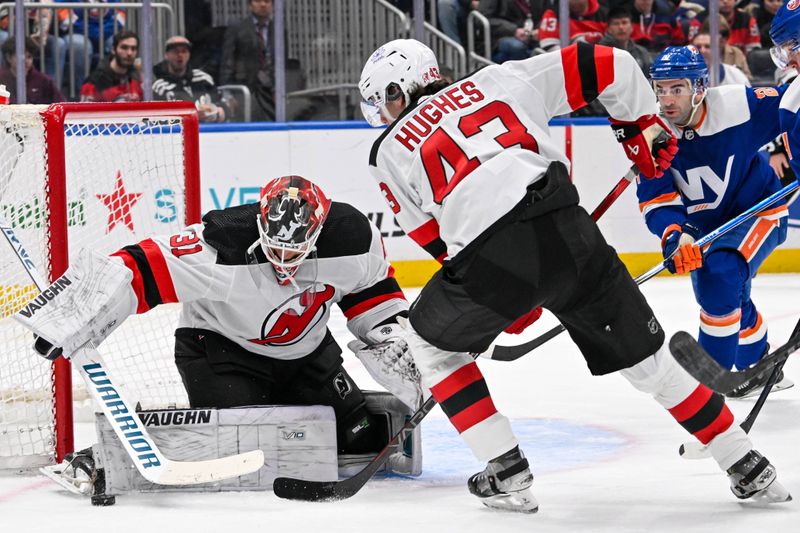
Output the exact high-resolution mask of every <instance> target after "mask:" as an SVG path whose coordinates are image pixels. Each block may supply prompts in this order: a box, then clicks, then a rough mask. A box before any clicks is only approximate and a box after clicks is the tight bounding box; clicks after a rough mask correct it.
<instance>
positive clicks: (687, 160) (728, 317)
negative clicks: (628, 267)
mask: <svg viewBox="0 0 800 533" xmlns="http://www.w3.org/2000/svg"><path fill="white" fill-rule="evenodd" d="M650 76H651V78H652V80H653V86H654V89H655V91H656V95H657V97H658V101H659V104H660V107H661V115H662V116H663V117H664V118H665V119H666V120H667V121H668V122H669V124H670V126H671V127H672V129H673V132H674V133H675V135H676V136H677V138H678V154H677V155H676V156H675V159H674V160H673V162H672V167H671V168H670V175H671V179H670V177H668V175H665V178H664V179H656V180H640V182H639V184H638V188H637V194H638V197H639V207H640V209H641V211H642V214H643V215H644V218H645V222H646V224H647V227H648V229H649V230H650V231H651V232H652V233H654V234H655V235H656V236H658V237H660V238H661V246H662V251H663V254H664V257H665V258H667V257H669V256H670V255H671V254H673V252H676V250H677V253H675V255H674V257H673V259H671V260H670V261H669V262H668V265H667V268H668V269H669V271H670V272H672V273H673V274H674V273H679V274H683V273H687V272H691V278H692V287H693V289H694V294H695V298H696V300H697V302H698V303H699V304H700V333H699V337H698V339H699V342H700V344H701V345H702V346H703V348H705V349H706V351H707V352H708V353H709V354H711V356H712V357H714V359H716V360H717V361H718V362H719V363H720V364H721V365H722V366H724V367H726V368H732V367H734V366H735V367H736V368H738V369H744V368H747V367H749V366H751V365H753V364H755V363H756V362H758V360H759V359H760V358H761V357H762V356H763V354H764V353H765V352H766V350H767V346H768V345H767V325H766V323H765V322H764V320H763V317H762V316H761V314H760V313H759V312H758V310H757V309H756V307H755V305H754V304H753V301H752V300H751V298H750V286H751V281H752V279H753V277H754V276H755V275H756V272H757V271H758V268H759V267H760V266H761V264H762V263H763V261H764V259H766V257H767V256H768V255H769V254H770V253H771V252H772V251H773V250H774V249H775V247H776V246H778V245H779V244H781V243H782V242H783V241H784V240H785V239H786V230H787V215H788V210H787V208H786V205H785V202H781V203H780V204H776V205H774V206H773V207H772V208H770V209H768V210H765V211H762V212H761V213H760V214H759V215H758V216H756V217H754V218H753V219H751V220H750V221H748V222H746V223H744V224H742V225H741V226H739V227H738V228H736V229H734V230H732V231H731V232H729V233H727V234H725V235H723V236H722V237H720V238H718V239H717V240H715V241H713V242H712V243H711V245H709V246H708V247H707V248H706V249H704V250H700V249H699V247H698V246H697V245H696V244H695V240H697V239H699V238H700V237H702V236H703V235H705V234H707V233H709V232H710V231H712V230H714V229H715V228H717V227H718V226H720V225H722V224H723V223H725V222H727V221H728V220H730V219H731V218H733V217H735V216H736V215H738V214H739V213H741V212H742V211H744V210H746V209H747V208H749V207H751V206H752V205H753V204H755V203H756V202H758V201H759V200H761V199H763V198H765V197H767V196H769V195H770V194H772V193H773V192H775V191H777V190H779V189H780V187H781V185H780V182H779V180H778V177H777V176H776V175H775V172H774V171H773V169H772V167H770V166H769V164H768V163H767V161H766V160H765V159H764V158H761V157H760V156H759V155H758V150H759V148H760V147H761V146H763V145H764V144H766V143H767V142H769V141H770V140H772V139H774V138H775V136H776V135H778V133H779V128H778V107H779V104H780V101H781V95H782V94H783V93H784V91H785V90H786V88H787V86H782V87H768V88H759V89H751V88H749V87H745V86H744V85H728V86H722V87H715V88H711V89H709V88H708V68H707V66H706V64H705V61H704V60H703V56H702V55H701V53H700V52H699V51H698V50H697V48H695V47H694V46H680V47H678V46H675V47H669V48H667V49H666V50H664V52H662V53H661V54H660V55H659V56H658V57H657V58H656V60H655V62H654V63H653V65H652V67H651V69H650ZM779 377H780V378H781V379H779V381H778V384H777V385H776V389H779V388H786V387H787V386H791V384H790V382H789V380H788V379H782V378H783V376H779ZM763 381H764V380H761V379H759V380H758V381H756V380H753V381H751V382H750V383H748V384H746V385H744V386H742V387H741V388H740V389H737V390H735V391H732V392H731V393H730V394H729V395H730V396H733V397H737V396H744V395H747V394H748V393H750V392H753V391H755V390H757V389H758V388H759V386H760V385H763Z"/></svg>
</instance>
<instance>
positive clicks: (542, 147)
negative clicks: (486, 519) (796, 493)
mask: <svg viewBox="0 0 800 533" xmlns="http://www.w3.org/2000/svg"><path fill="white" fill-rule="evenodd" d="M359 88H360V91H361V95H362V97H363V103H362V109H363V110H364V114H365V117H366V118H367V120H368V121H369V122H370V123H371V124H373V125H380V124H382V123H383V124H387V125H389V127H388V128H387V129H386V131H384V132H383V134H382V135H381V136H380V137H379V139H378V140H377V141H376V142H375V144H374V146H373V147H372V151H371V153H370V161H369V165H370V170H371V171H372V173H373V175H374V177H375V178H376V180H377V181H378V184H379V187H380V190H381V191H382V193H383V195H384V196H385V198H386V200H387V202H388V203H389V205H390V207H391V209H392V211H393V212H394V215H395V217H396V219H397V221H398V223H399V224H400V226H401V227H402V228H403V229H404V230H405V232H406V233H407V234H408V235H409V236H410V237H411V238H412V239H414V240H415V241H416V242H417V243H419V244H420V245H421V246H422V247H423V248H425V249H426V250H427V251H428V252H429V253H430V254H431V255H432V256H433V257H435V258H437V259H438V260H440V262H442V263H443V265H442V268H441V269H440V270H439V271H438V272H437V273H436V274H435V275H434V276H433V278H432V279H431V280H430V281H429V282H428V283H427V285H426V286H425V287H424V288H423V290H422V292H421V294H420V296H419V298H418V299H417V300H416V301H415V302H414V304H413V305H412V307H411V311H410V315H409V322H410V327H409V330H408V336H407V339H408V343H409V346H410V350H411V353H412V355H413V357H414V360H415V362H416V364H417V367H418V368H419V371H420V374H421V376H422V382H423V384H424V385H425V386H426V387H428V388H430V390H431V392H432V394H433V397H434V398H435V399H436V400H437V401H438V402H439V403H440V404H441V406H442V409H443V410H444V412H445V413H446V414H447V416H448V417H449V418H450V421H451V423H452V424H453V425H454V426H455V428H456V429H457V430H458V431H459V433H460V434H461V436H462V438H463V439H464V440H465V441H466V443H467V444H468V445H469V447H470V448H471V449H472V451H473V453H474V454H475V456H476V457H477V458H478V459H480V460H483V461H488V466H487V467H486V469H485V470H483V471H482V472H479V473H477V474H475V475H473V476H472V477H471V478H470V479H469V481H468V487H469V490H470V492H472V493H473V494H475V495H476V496H478V497H479V498H481V500H482V501H483V503H484V504H486V505H487V506H490V507H496V508H500V509H509V510H513V511H523V512H532V511H535V510H537V508H538V503H537V502H536V499H535V498H534V496H533V495H532V493H531V490H530V487H531V484H532V481H533V477H532V475H531V471H530V468H529V465H528V461H527V460H526V459H525V458H524V455H523V454H522V452H521V451H520V449H519V446H518V441H517V438H516V437H515V435H514V433H513V431H512V429H511V425H510V423H509V421H508V419H507V418H506V417H505V416H503V415H502V414H500V413H499V412H498V410H497V409H496V408H495V406H494V404H493V401H492V398H491V396H490V394H489V389H488V387H487V385H486V382H485V381H484V379H483V376H482V374H481V372H480V370H479V369H478V367H477V365H476V364H475V362H474V360H473V358H472V356H471V355H470V353H473V352H483V351H484V350H486V349H487V348H488V346H489V344H490V343H491V341H492V340H493V339H494V338H495V337H496V336H497V335H498V334H499V333H500V332H502V331H503V330H504V328H507V327H508V326H509V325H511V324H512V323H514V322H515V321H517V320H519V319H520V317H524V316H526V315H528V314H530V313H532V312H533V310H534V309H536V308H537V307H538V306H542V307H544V308H546V309H548V310H550V311H552V312H553V313H554V314H555V315H556V316H557V317H558V319H559V320H560V321H561V322H562V323H563V324H564V326H565V327H566V329H567V331H568V332H569V334H570V335H571V337H572V339H573V340H574V341H575V343H576V344H577V345H578V347H579V348H580V350H581V352H582V353H583V356H584V358H585V359H586V362H587V364H588V366H589V369H590V371H591V372H592V373H593V374H598V375H599V374H607V373H610V372H615V371H620V373H621V374H622V375H623V376H625V377H626V378H627V379H628V380H629V381H630V382H631V383H632V384H633V385H634V386H635V387H636V388H638V389H640V390H642V391H644V392H648V393H650V394H652V395H653V396H654V398H655V399H656V401H658V402H659V403H660V404H661V405H662V406H663V407H665V408H666V409H668V411H669V412H670V414H671V415H672V416H673V417H674V418H675V419H676V420H677V421H678V422H679V423H680V424H681V425H682V426H683V427H684V428H685V429H686V430H688V431H689V432H690V433H692V434H693V435H695V437H696V438H697V439H699V440H700V441H701V442H702V443H703V444H708V445H709V449H710V450H711V453H712V455H713V456H714V458H715V459H716V461H717V463H718V464H719V466H720V467H721V468H722V469H723V471H726V473H727V474H728V476H729V478H730V481H731V490H732V491H733V493H734V494H735V495H736V496H737V497H738V498H742V499H747V498H763V499H766V500H768V501H784V500H786V499H788V498H789V495H788V492H787V491H786V490H785V489H784V488H783V487H782V486H781V485H780V484H779V483H778V482H777V481H776V472H775V468H774V467H773V466H772V465H771V464H770V463H769V461H767V460H766V459H765V458H763V457H762V456H761V455H760V454H759V453H758V452H756V451H755V450H753V447H752V444H751V442H750V439H749V438H748V436H747V435H746V434H745V433H744V431H742V430H741V428H740V427H739V426H738V425H736V424H735V423H734V419H733V415H732V413H731V411H730V410H729V409H728V407H727V406H726V405H725V401H724V399H723V397H722V396H720V395H718V394H713V393H712V391H711V390H710V389H708V388H707V387H705V386H704V385H702V384H700V383H698V382H697V381H696V380H694V379H693V378H692V377H690V376H689V375H688V374H687V373H686V372H685V371H683V369H682V368H681V367H680V366H679V365H678V364H677V363H676V362H675V360H674V359H673V357H672V355H671V354H670V353H669V351H668V348H667V346H666V344H665V342H664V341H665V335H664V332H663V331H662V329H661V326H660V325H659V323H658V321H657V320H656V318H655V316H654V315H653V312H652V310H651V309H650V307H649V306H648V304H647V302H646V301H645V299H644V297H643V296H642V294H641V293H640V292H639V289H638V287H637V286H636V284H635V283H634V282H633V280H632V279H631V277H630V275H629V274H628V272H627V270H626V269H625V267H624V265H623V264H622V262H621V261H620V260H619V258H618V257H617V255H616V253H615V252H614V250H613V248H611V247H610V246H609V245H608V244H606V242H605V240H604V239H603V236H602V235H601V233H600V231H599V230H598V228H597V225H596V224H595V223H594V222H593V221H592V219H591V218H590V217H589V215H588V214H587V213H586V212H585V211H584V210H583V209H582V208H580V207H579V206H578V192H577V190H576V189H575V187H574V186H573V185H572V183H571V182H570V180H569V173H568V169H567V166H568V165H569V161H568V160H567V158H566V156H565V154H564V153H563V151H562V149H561V148H560V147H559V146H558V145H557V144H556V143H555V142H554V141H553V140H552V139H551V138H550V135H549V130H548V121H549V120H550V119H551V118H552V117H554V116H556V115H562V114H565V113H569V112H571V111H573V110H575V109H578V108H580V107H582V106H584V105H586V104H587V103H589V102H591V101H593V100H595V99H599V100H600V102H601V103H602V104H603V105H604V106H605V107H606V109H607V110H608V112H609V114H610V115H611V117H612V119H611V121H612V126H613V129H614V133H615V135H616V138H617V140H619V141H620V142H621V143H622V145H623V149H624V151H625V154H626V155H627V156H628V157H629V158H630V159H631V160H632V161H633V162H635V163H636V164H637V165H638V166H639V168H640V169H641V172H642V173H643V174H644V175H645V176H646V177H647V178H655V177H658V176H661V175H663V173H664V171H665V170H666V169H667V168H668V167H669V165H670V160H671V159H672V158H673V157H674V155H675V151H676V148H675V144H676V142H675V138H674V137H670V138H669V140H668V142H666V143H664V144H663V145H661V146H657V147H655V149H654V147H653V140H654V139H656V137H657V136H658V135H659V134H660V133H661V132H663V131H665V130H666V129H667V128H666V127H665V126H666V125H665V124H664V123H663V122H662V121H661V120H660V119H659V118H658V117H657V115H656V112H657V109H656V100H655V95H654V94H653V91H652V88H651V87H650V85H649V83H648V82H647V80H646V79H645V77H644V75H643V74H642V73H641V71H640V70H639V68H638V66H637V65H636V62H635V61H634V60H633V58H632V57H631V56H630V55H629V54H627V53H626V52H623V51H620V50H616V49H613V48H607V47H603V46H594V45H589V44H586V43H578V44H575V45H572V46H569V47H567V48H564V49H562V50H560V51H557V52H553V53H548V54H543V55H539V56H536V57H533V58H531V59H526V60H523V61H511V62H507V63H504V64H503V65H497V66H494V65H493V66H489V67H486V68H484V69H482V70H480V71H478V72H477V73H475V74H472V75H471V76H468V77H466V78H464V79H462V80H459V81H457V82H455V83H453V84H449V85H448V84H447V83H446V82H444V81H442V80H440V79H439V74H438V64H437V61H436V58H435V56H434V54H433V52H432V51H431V50H430V49H429V48H427V47H426V46H425V45H423V44H422V43H420V42H418V41H414V40H396V41H392V42H389V43H387V44H385V45H384V46H382V47H381V48H379V49H378V50H377V51H376V52H375V53H374V54H373V55H372V56H371V57H370V58H369V59H368V61H367V63H366V65H365V67H364V70H363V71H362V74H361V80H360V82H359ZM600 178H601V177H600V176H598V179H600Z"/></svg>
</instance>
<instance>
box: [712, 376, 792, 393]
mask: <svg viewBox="0 0 800 533" xmlns="http://www.w3.org/2000/svg"><path fill="white" fill-rule="evenodd" d="M769 376H770V372H764V373H763V374H761V375H760V376H757V377H755V378H753V379H751V380H749V381H747V382H745V383H743V384H742V385H740V386H739V387H736V388H735V389H733V390H732V391H730V392H728V393H726V394H725V396H726V397H727V398H730V399H741V398H749V397H751V396H756V395H758V394H761V389H763V388H764V385H765V384H766V382H767V380H768V379H769ZM792 387H794V381H792V380H791V379H789V378H787V377H786V376H784V374H783V370H780V371H779V372H778V379H776V380H775V384H774V385H773V386H772V392H777V391H782V390H786V389H789V388H792Z"/></svg>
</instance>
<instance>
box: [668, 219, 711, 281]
mask: <svg viewBox="0 0 800 533" xmlns="http://www.w3.org/2000/svg"><path fill="white" fill-rule="evenodd" d="M699 237H700V229H699V228H698V227H697V226H695V225H693V224H692V223H691V222H684V223H683V225H682V226H678V225H677V224H672V225H671V226H669V227H668V228H667V230H666V231H665V232H664V237H662V239H661V251H662V254H663V255H664V259H666V260H667V263H666V267H667V270H669V271H670V272H672V273H673V274H685V273H687V272H691V271H692V270H695V269H698V268H700V267H701V266H703V251H702V250H701V249H700V247H699V246H697V245H696V244H695V241H696V240H697V238H699Z"/></svg>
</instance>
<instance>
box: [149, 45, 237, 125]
mask: <svg viewBox="0 0 800 533" xmlns="http://www.w3.org/2000/svg"><path fill="white" fill-rule="evenodd" d="M191 50H192V43H191V42H189V40H188V39H187V38H186V37H183V36H180V35H176V36H174V37H170V38H169V39H167V42H166V44H165V46H164V61H162V62H161V63H158V64H157V65H155V66H154V67H153V76H154V80H153V99H154V100H184V101H187V102H194V103H195V105H196V106H197V112H198V115H199V117H200V120H201V121H202V122H223V121H224V120H225V118H226V117H227V116H228V112H227V110H226V108H227V106H226V105H225V103H224V101H223V99H222V97H221V95H220V93H219V91H218V90H217V87H216V86H215V85H214V78H212V77H211V76H209V75H208V74H206V73H205V72H203V71H202V70H200V69H196V68H195V69H192V68H189V60H190V58H191Z"/></svg>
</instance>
